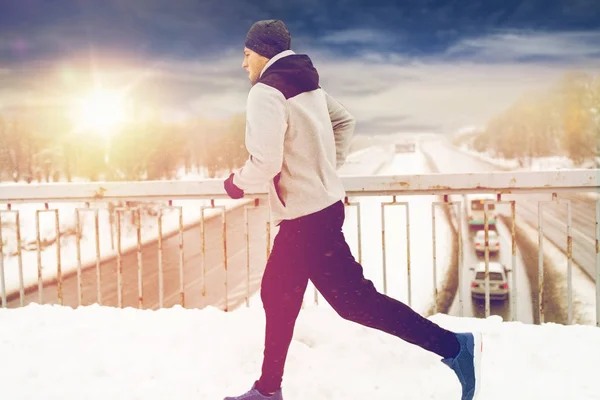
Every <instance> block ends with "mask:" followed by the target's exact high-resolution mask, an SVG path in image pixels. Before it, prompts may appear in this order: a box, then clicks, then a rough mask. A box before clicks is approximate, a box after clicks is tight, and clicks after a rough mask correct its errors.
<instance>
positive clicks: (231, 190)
mask: <svg viewBox="0 0 600 400" xmlns="http://www.w3.org/2000/svg"><path fill="white" fill-rule="evenodd" d="M223 186H224V187H225V191H226V192H227V194H228V195H229V197H231V198H232V199H241V198H242V197H244V191H243V190H242V189H240V188H239V187H237V186H235V184H234V183H233V173H232V174H231V175H229V178H227V179H225V182H224V184H223Z"/></svg>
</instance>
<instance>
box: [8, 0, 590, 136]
mask: <svg viewBox="0 0 600 400" xmlns="http://www.w3.org/2000/svg"><path fill="white" fill-rule="evenodd" d="M270 18H277V19H282V20H283V21H285V23H286V25H287V26H288V28H289V30H290V32H291V34H292V49H293V50H295V51H296V52H300V53H306V54H309V56H310V57H311V58H312V60H313V63H314V64H315V66H316V67H317V69H318V71H319V73H320V76H321V85H322V87H324V88H325V89H326V90H327V91H328V92H330V93H331V94H332V95H334V96H335V97H337V98H339V100H340V101H342V103H344V104H345V105H346V106H347V107H348V108H349V110H350V111H351V112H352V113H353V114H354V115H355V116H356V117H357V119H358V126H357V130H358V132H359V133H391V132H398V131H429V132H430V131H436V132H449V131H452V130H454V129H458V128H460V127H461V126H464V125H472V124H475V125H481V124H484V123H485V122H486V121H487V120H488V119H489V118H490V117H492V116H493V115H495V114H497V113H499V112H501V111H502V110H503V109H505V108H506V107H507V106H508V105H510V104H511V102H513V101H514V100H515V99H516V98H517V97H519V96H520V95H521V94H523V93H524V92H525V91H530V90H543V89H544V88H546V87H548V86H549V85H552V84H553V83H555V82H556V80H557V79H558V78H559V77H560V76H562V74H563V73H564V72H566V71H567V70H573V69H578V70H586V71H590V72H593V73H598V72H600V4H599V3H598V0H568V1H556V0H523V1H513V0H505V1H497V0H487V1H483V0H481V1H458V0H450V1H441V0H407V1H402V2H399V1H396V0H389V1H387V0H369V1H366V0H331V1H321V0H287V1H285V2H283V1H281V0H262V1H250V0H243V1H234V0H204V1H201V0H200V1H192V0H178V1H166V0H164V1H161V0H102V1H97V0H19V1H2V2H1V3H0V112H1V110H2V109H3V108H4V109H12V108H14V107H52V106H60V105H61V104H65V103H67V102H68V101H69V99H70V98H72V97H73V96H76V95H78V94H80V93H81V92H84V91H85V90H88V88H90V87H92V86H93V82H94V81H101V83H102V84H103V85H104V86H108V87H125V86H126V87H127V88H128V89H129V90H130V95H131V96H132V98H135V99H136V101H138V102H140V103H142V104H149V105H152V106H153V107H156V109H159V110H161V111H162V112H164V113H165V114H167V115H172V116H190V115H192V116H204V117H211V116H227V115H229V114H231V113H237V112H243V111H244V108H245V101H246V95H247V92H248V89H249V83H248V81H247V74H246V73H245V71H243V70H242V69H241V62H242V50H243V41H244V38H245V35H246V32H247V31H248V29H249V28H250V26H251V25H252V23H253V22H254V21H256V20H259V19H270Z"/></svg>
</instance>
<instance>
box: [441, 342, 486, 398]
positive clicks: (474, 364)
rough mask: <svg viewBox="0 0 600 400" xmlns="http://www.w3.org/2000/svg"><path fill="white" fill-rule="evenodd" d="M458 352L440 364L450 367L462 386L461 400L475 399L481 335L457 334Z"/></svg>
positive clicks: (479, 369) (478, 384) (479, 366)
mask: <svg viewBox="0 0 600 400" xmlns="http://www.w3.org/2000/svg"><path fill="white" fill-rule="evenodd" d="M456 339H458V343H459V345H460V350H459V352H458V354H457V355H456V357H454V358H444V359H443V360H442V362H443V363H444V364H446V365H447V366H448V367H450V368H451V369H452V370H453V371H454V373H455V374H456V376H457V377H458V380H459V381H460V385H461V386H462V397H461V399H462V400H474V399H476V398H477V394H478V392H479V387H480V385H481V357H482V352H483V341H482V338H481V333H457V334H456Z"/></svg>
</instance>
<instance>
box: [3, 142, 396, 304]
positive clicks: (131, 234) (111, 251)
mask: <svg viewBox="0 0 600 400" xmlns="http://www.w3.org/2000/svg"><path fill="white" fill-rule="evenodd" d="M390 154H391V153H390V151H389V149H386V148H383V147H373V148H368V149H364V150H361V151H358V152H355V153H353V154H350V155H349V156H348V162H347V165H345V166H344V167H343V169H342V170H341V171H340V172H341V173H342V174H344V175H363V174H368V173H370V172H373V171H375V170H377V169H379V168H380V167H381V166H382V165H383V164H385V162H387V160H389V159H390V157H391V155H390ZM205 176H206V175H205V174H204V173H202V171H195V172H191V173H187V174H185V173H184V172H183V171H180V172H179V173H178V179H180V180H188V181H189V180H198V179H204V178H205ZM11 185H14V183H3V184H2V186H3V187H4V188H10V186H11ZM250 201H251V200H248V199H241V200H230V199H220V200H215V205H216V206H224V207H225V208H226V209H227V210H230V209H232V208H236V207H241V206H243V205H245V204H247V203H248V202H250ZM172 205H173V207H182V213H183V214H182V217H183V224H184V226H188V225H192V224H195V223H199V221H200V218H201V216H202V207H208V206H210V200H173V203H172ZM164 206H167V204H166V203H155V204H152V205H148V206H146V207H144V208H143V209H142V211H141V224H140V233H141V243H142V244H145V243H148V242H150V241H153V240H156V239H157V237H158V222H157V219H158V212H159V210H160V208H162V207H164ZM48 207H49V209H50V210H54V209H55V210H58V213H59V229H60V233H61V241H60V250H61V251H60V255H61V270H62V273H63V274H64V273H67V272H70V271H75V270H76V269H77V268H78V261H77V239H76V225H77V224H76V212H75V209H76V208H85V203H66V202H65V203H62V202H61V203H49V204H48ZM0 208H1V210H0V219H1V223H2V228H1V232H0V235H1V241H2V251H1V254H2V256H3V258H1V259H0V268H1V267H2V263H3V265H4V279H5V286H6V289H5V290H6V293H7V294H11V293H14V292H18V291H19V290H20V288H21V286H24V287H28V286H30V285H35V284H36V283H37V281H38V254H37V247H38V246H37V231H36V210H43V209H44V203H15V204H12V205H11V209H12V210H14V211H19V219H20V221H19V222H20V223H19V226H20V232H19V234H20V237H21V257H22V258H21V260H19V254H18V246H17V226H16V213H13V212H7V206H6V205H5V204H3V205H1V206H0ZM90 208H92V209H93V208H98V210H99V211H98V220H99V221H98V222H99V223H98V231H99V235H98V237H99V253H100V259H101V260H105V259H108V258H111V257H115V256H116V255H117V254H118V237H117V226H116V224H117V221H116V219H115V216H116V214H115V213H114V212H113V211H112V210H111V209H109V205H108V203H106V202H98V203H91V204H90ZM163 213H164V217H163V219H162V225H163V226H162V228H163V235H165V236H166V235H168V234H169V233H172V232H176V231H177V230H178V229H179V211H178V210H176V209H166V210H164V211H163ZM220 213H221V210H220V209H205V210H204V216H205V218H211V217H214V216H218V215H220ZM79 216H80V225H81V228H80V229H81V234H82V236H81V240H80V249H81V263H82V266H86V265H89V264H94V263H95V262H96V228H95V221H94V212H92V211H81V212H80V213H79ZM133 217H134V216H133V214H132V212H131V211H128V212H124V213H121V224H122V225H121V252H122V253H126V252H127V251H128V250H131V249H134V248H136V247H137V241H138V237H137V227H136V224H135V220H134V219H133ZM39 226H40V233H39V234H40V242H41V246H40V247H42V250H41V251H40V257H41V265H42V276H43V279H44V280H50V279H53V278H55V277H56V276H57V264H58V263H57V249H56V243H55V242H56V236H57V235H56V224H55V213H54V212H43V213H40V223H39ZM20 265H22V280H23V282H21V269H20V267H19V266H20ZM0 272H2V271H0ZM0 278H1V275H0ZM0 281H1V279H0ZM1 292H2V282H0V293H1Z"/></svg>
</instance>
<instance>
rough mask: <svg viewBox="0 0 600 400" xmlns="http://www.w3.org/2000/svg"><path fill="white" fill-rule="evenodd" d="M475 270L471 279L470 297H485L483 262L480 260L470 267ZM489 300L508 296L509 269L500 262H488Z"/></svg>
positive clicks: (503, 298) (502, 298) (504, 298)
mask: <svg viewBox="0 0 600 400" xmlns="http://www.w3.org/2000/svg"><path fill="white" fill-rule="evenodd" d="M471 269H472V270H474V271H475V273H474V275H473V280H472V281H471V297H472V298H473V299H485V262H480V263H478V264H476V265H475V266H474V267H472V268H471ZM488 271H489V281H490V300H506V299H508V296H509V289H508V277H507V275H508V274H507V273H508V271H510V269H509V268H507V267H506V266H505V265H504V264H502V263H500V262H495V261H492V262H489V263H488Z"/></svg>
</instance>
